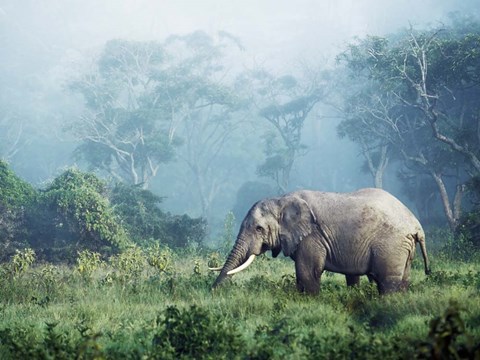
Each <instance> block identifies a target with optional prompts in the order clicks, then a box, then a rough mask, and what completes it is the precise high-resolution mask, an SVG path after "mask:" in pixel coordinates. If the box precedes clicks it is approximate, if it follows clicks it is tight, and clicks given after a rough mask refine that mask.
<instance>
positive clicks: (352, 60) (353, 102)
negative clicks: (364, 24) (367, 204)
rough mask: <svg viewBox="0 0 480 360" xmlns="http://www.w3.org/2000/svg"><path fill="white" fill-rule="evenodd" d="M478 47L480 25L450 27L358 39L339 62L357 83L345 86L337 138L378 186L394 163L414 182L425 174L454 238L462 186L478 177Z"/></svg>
mask: <svg viewBox="0 0 480 360" xmlns="http://www.w3.org/2000/svg"><path fill="white" fill-rule="evenodd" d="M479 40H480V23H478V21H477V22H475V21H466V22H463V21H452V23H451V25H442V26H438V27H436V28H432V29H427V30H420V31H419V30H416V29H413V28H410V29H409V30H408V31H401V32H398V33H397V34H394V35H392V36H389V37H387V38H382V37H376V36H367V37H365V38H363V39H357V40H356V41H354V42H352V43H351V44H349V45H348V46H347V49H346V51H345V52H343V53H342V54H340V56H339V57H338V59H339V60H340V62H342V63H343V64H345V65H346V69H347V71H348V73H349V75H350V76H351V80H352V79H353V85H352V81H348V82H346V83H345V85H346V86H344V87H341V91H343V92H345V93H346V94H347V95H346V96H345V95H343V96H341V99H342V112H343V114H344V120H343V121H342V122H341V124H340V125H339V128H338V131H339V135H341V136H348V137H349V138H350V139H351V140H353V141H354V142H357V143H358V144H359V145H360V146H361V148H362V154H363V155H364V156H365V159H366V162H367V165H368V168H369V170H370V171H371V173H372V175H373V176H374V178H375V185H376V186H381V185H382V177H383V173H384V171H385V169H386V166H387V164H388V162H389V160H390V159H395V160H400V161H401V166H402V170H403V173H404V174H405V173H409V174H410V176H409V177H418V176H419V175H422V176H425V175H426V176H427V177H428V178H429V181H430V182H431V183H432V184H433V186H434V188H436V190H435V192H436V193H437V195H438V199H439V200H440V202H438V203H436V205H441V206H443V208H444V214H445V218H446V219H447V221H448V223H449V226H450V228H451V229H452V231H455V229H456V228H457V226H458V223H459V219H460V213H461V211H460V210H461V200H462V195H463V193H464V184H465V183H466V182H467V181H468V180H469V179H471V178H472V177H474V176H476V175H477V174H478V172H479V171H480V160H479V159H480V143H479V139H478V137H477V136H474V135H473V134H475V133H476V131H477V129H478V111H479V106H478V102H477V101H476V100H475V99H476V98H477V97H478V94H479V93H480V86H479V84H480V83H479V82H478V74H479V73H480V68H479V66H478V64H479V63H480V62H479V59H480V55H479V54H480V52H479V48H480V41H479ZM403 178H408V177H405V176H404V177H403ZM426 196H430V193H428V194H426V193H425V192H423V193H422V192H418V196H416V197H419V198H421V197H423V198H425V197H426ZM424 200H425V199H423V201H424ZM424 202H425V201H424Z"/></svg>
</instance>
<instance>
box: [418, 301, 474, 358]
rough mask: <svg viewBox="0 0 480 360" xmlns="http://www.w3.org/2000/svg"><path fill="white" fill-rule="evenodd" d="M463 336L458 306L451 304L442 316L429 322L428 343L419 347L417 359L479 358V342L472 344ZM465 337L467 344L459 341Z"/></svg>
mask: <svg viewBox="0 0 480 360" xmlns="http://www.w3.org/2000/svg"><path fill="white" fill-rule="evenodd" d="M465 334H466V327H465V323H464V321H463V320H462V318H461V317H460V306H459V304H458V303H455V302H453V303H451V304H450V306H449V307H448V308H447V309H446V310H445V313H444V314H443V315H442V316H439V317H436V318H434V319H433V320H432V321H430V331H429V333H428V341H427V342H423V343H421V344H420V345H419V347H418V355H417V357H418V358H419V359H477V358H478V357H480V342H479V343H478V344H474V343H473V342H472V339H471V338H470V337H468V336H465ZM465 337H466V338H467V339H466V340H467V343H465V342H460V341H459V339H461V338H464V339H465ZM464 341H465V340H464Z"/></svg>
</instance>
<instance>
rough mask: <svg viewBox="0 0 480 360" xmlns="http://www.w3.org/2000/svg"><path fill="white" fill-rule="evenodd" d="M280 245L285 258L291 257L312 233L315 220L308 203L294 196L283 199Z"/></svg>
mask: <svg viewBox="0 0 480 360" xmlns="http://www.w3.org/2000/svg"><path fill="white" fill-rule="evenodd" d="M279 223H280V244H281V246H282V250H283V253H284V254H285V256H291V255H292V254H294V253H295V251H296V250H297V246H298V244H300V242H301V241H302V240H303V239H304V238H305V237H307V236H308V235H309V234H310V233H312V232H313V229H314V228H315V227H316V224H317V219H316V217H315V214H314V213H313V211H312V209H311V208H310V206H309V205H308V203H307V202H306V201H305V200H303V199H301V198H299V197H296V196H287V197H285V199H284V202H283V207H282V210H281V213H280V221H279Z"/></svg>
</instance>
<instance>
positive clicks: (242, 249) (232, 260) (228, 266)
mask: <svg viewBox="0 0 480 360" xmlns="http://www.w3.org/2000/svg"><path fill="white" fill-rule="evenodd" d="M248 252H249V248H248V244H247V242H246V241H245V239H243V237H240V236H239V237H238V238H237V241H236V242H235V246H234V247H233V249H232V251H231V252H230V254H229V255H228V257H227V260H226V261H225V265H223V268H222V270H221V272H220V275H218V277H217V279H216V280H215V282H214V283H213V288H216V287H217V286H218V285H220V284H221V283H222V282H223V281H224V280H225V279H226V278H227V276H228V275H229V274H228V273H229V272H230V271H232V270H234V269H237V268H238V267H239V266H241V265H242V264H243V263H245V261H247V254H248Z"/></svg>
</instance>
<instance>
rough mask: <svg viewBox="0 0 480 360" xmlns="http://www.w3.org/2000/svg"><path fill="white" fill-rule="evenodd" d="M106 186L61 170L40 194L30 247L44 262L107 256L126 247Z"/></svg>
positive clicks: (101, 182) (92, 177)
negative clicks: (93, 254) (84, 253)
mask: <svg viewBox="0 0 480 360" xmlns="http://www.w3.org/2000/svg"><path fill="white" fill-rule="evenodd" d="M106 190H107V189H106V185H105V183H104V182H103V181H101V180H100V179H98V178H97V177H96V176H95V175H93V174H88V173H83V172H81V171H79V170H76V169H70V170H67V171H65V172H64V173H63V174H61V175H60V176H59V177H57V178H56V179H54V181H53V182H52V183H51V184H50V186H48V187H47V188H46V189H45V190H44V191H42V192H41V195H40V198H39V202H38V207H37V211H36V214H35V216H34V217H33V218H32V219H31V222H32V224H33V226H34V231H33V238H32V245H34V246H35V247H36V248H38V249H40V250H41V251H42V253H43V254H44V256H45V257H46V258H47V260H50V261H58V260H60V261H64V260H67V261H70V262H72V261H73V260H74V258H75V254H76V252H77V251H81V250H83V249H89V250H91V251H97V252H100V253H103V254H111V253H112V252H115V251H118V250H120V249H122V248H124V247H125V246H126V245H127V244H128V240H127V234H126V232H125V230H124V229H123V227H122V226H121V225H119V221H118V218H117V216H116V215H115V214H114V212H113V209H112V207H111V205H110V202H109V200H108V198H107V196H106Z"/></svg>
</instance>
